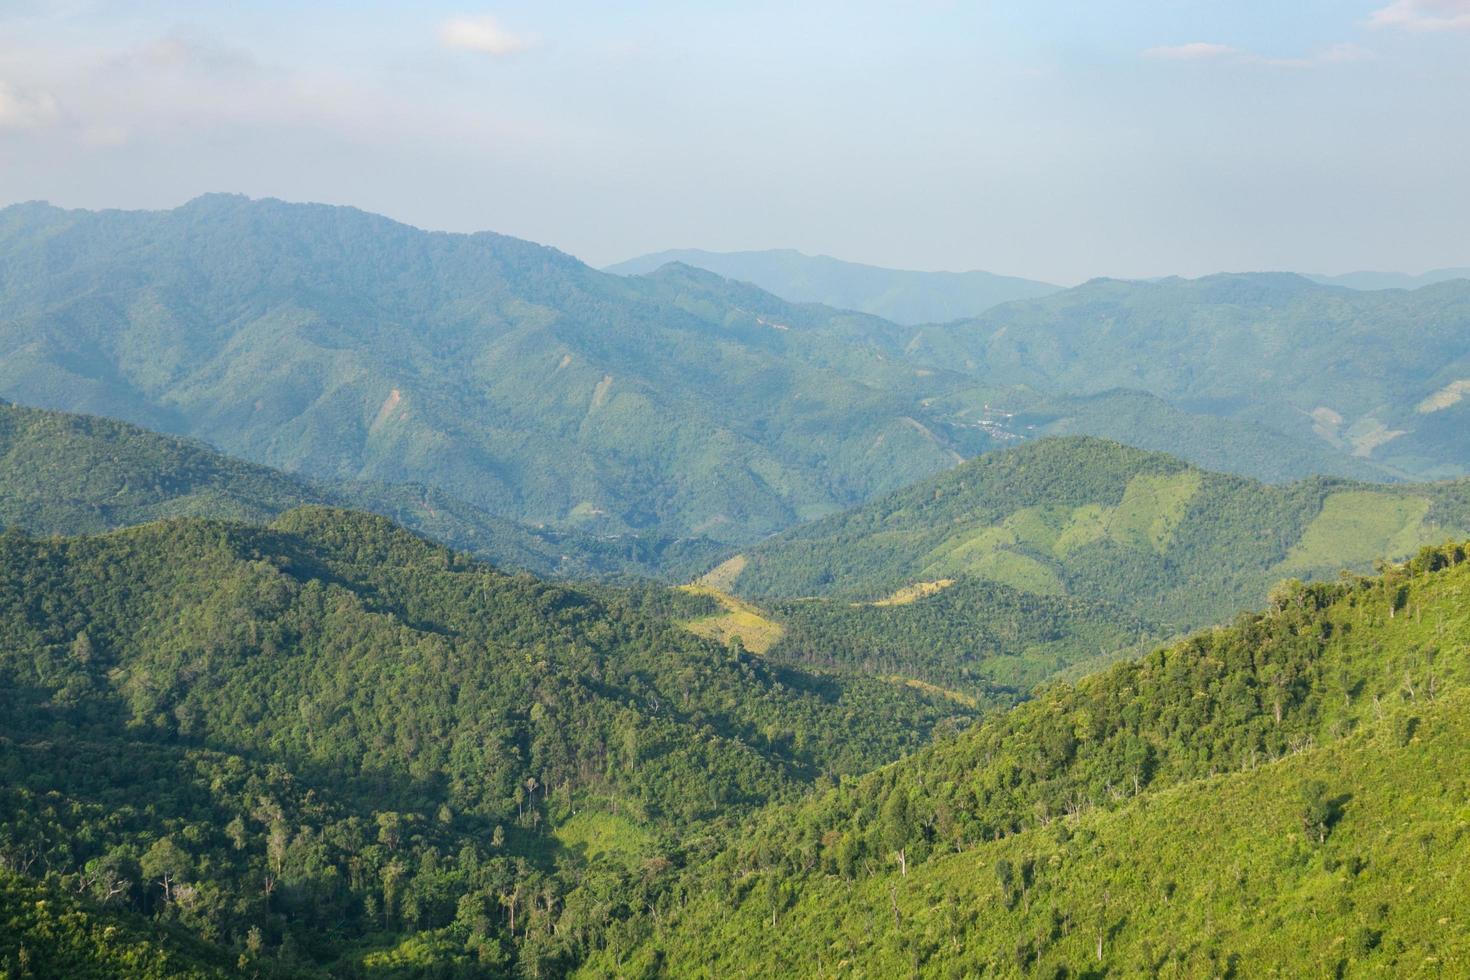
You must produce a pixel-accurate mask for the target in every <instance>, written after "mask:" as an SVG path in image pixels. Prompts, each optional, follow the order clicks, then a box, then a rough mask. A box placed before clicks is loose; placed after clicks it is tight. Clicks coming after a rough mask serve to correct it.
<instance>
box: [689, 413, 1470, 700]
mask: <svg viewBox="0 0 1470 980" xmlns="http://www.w3.org/2000/svg"><path fill="white" fill-rule="evenodd" d="M1466 533H1470V482H1466V481H1461V482H1457V483H1444V484H1417V485H1416V484H1391V485H1370V484H1358V483H1350V482H1346V481H1342V480H1332V479H1320V478H1319V479H1312V480H1307V481H1304V482H1301V483H1295V484H1289V485H1285V486H1268V485H1263V484H1259V483H1255V482H1253V481H1250V480H1245V479H1242V478H1239V477H1230V476H1223V475H1220V474H1216V473H1209V472H1206V471H1203V470H1199V469H1196V468H1194V467H1191V466H1189V465H1187V464H1185V463H1183V462H1181V461H1180V460H1178V459H1175V458H1173V457H1169V456H1165V455H1162V454H1157V453H1146V452H1143V451H1140V450H1136V449H1129V448H1127V447H1124V446H1120V445H1118V444H1116V443H1110V442H1105V441H1101V440H1096V439H1089V438H1078V437H1071V438H1061V439H1045V440H1039V441H1036V442H1030V443H1025V444H1022V445H1020V446H1018V447H1016V448H1013V449H1008V450H1005V451H1002V452H996V453H990V454H987V455H985V456H983V457H981V458H979V459H977V460H973V461H971V462H969V463H966V464H965V465H963V466H961V467H959V468H957V469H954V470H952V471H950V472H948V473H944V474H941V475H940V476H937V477H934V478H931V479H929V480H926V481H923V482H920V483H918V484H915V485H914V486H912V487H908V488H906V489H904V490H901V491H898V492H896V493H894V494H890V495H889V496H887V497H883V498H881V499H879V500H876V501H873V502H872V503H869V504H866V505H864V506H862V507H859V508H857V509H855V510H853V511H850V512H847V513H844V514H840V515H836V516H834V517H830V518H826V519H824V520H821V521H817V522H814V523H812V524H808V525H805V526H802V527H798V528H795V529H793V530H791V531H788V532H786V533H785V534H782V535H779V536H777V537H774V538H771V539H769V540H767V541H765V542H762V543H761V544H760V545H758V546H756V547H755V548H752V549H750V550H748V551H746V552H743V553H742V554H740V555H738V556H736V557H735V558H733V559H730V560H729V561H728V562H726V563H725V564H723V565H722V566H721V567H720V568H719V569H717V570H716V571H715V572H714V573H712V574H711V576H710V577H711V578H712V579H715V580H718V582H719V584H721V585H722V587H724V588H726V589H727V590H729V591H731V592H733V593H735V594H737V595H739V596H742V597H744V598H747V599H753V600H756V601H758V602H761V603H763V604H764V605H766V606H768V607H769V608H770V609H772V610H773V611H775V612H776V613H777V614H778V615H779V616H781V617H784V618H786V619H788V620H789V621H790V622H791V623H792V624H793V629H792V632H791V639H790V640H789V641H788V643H787V644H786V646H785V647H784V648H783V647H777V648H776V649H775V650H774V651H773V652H774V653H775V654H782V653H786V654H788V655H790V656H792V657H794V658H796V659H799V660H805V661H811V662H828V661H833V660H836V661H838V662H841V661H844V660H845V662H848V663H856V664H861V665H863V666H865V667H868V668H878V669H881V670H891V671H894V672H897V673H905V674H910V675H913V676H916V677H919V678H922V679H925V680H929V681H933V682H935V683H940V684H955V683H970V682H975V681H981V682H1000V683H1005V684H1014V685H1019V686H1029V684H1032V683H1035V682H1036V681H1039V680H1043V679H1045V678H1046V677H1047V676H1050V675H1052V674H1055V673H1057V672H1058V671H1060V670H1064V669H1066V668H1067V667H1068V666H1070V665H1073V664H1076V663H1079V662H1083V661H1086V660H1088V659H1090V658H1097V657H1099V656H1101V657H1103V658H1104V659H1106V657H1107V656H1108V655H1110V654H1111V655H1117V654H1120V653H1123V652H1127V651H1128V650H1130V649H1132V648H1133V647H1134V646H1136V644H1137V643H1139V642H1140V640H1146V639H1149V638H1153V639H1161V638H1163V637H1165V636H1168V635H1171V634H1174V633H1177V632H1179V631H1182V630H1185V629H1191V628H1196V627H1199V626H1203V625H1206V624H1208V623H1211V622H1220V621H1224V620H1227V619H1229V617H1231V616H1232V615H1234V614H1235V613H1236V612H1237V611H1238V610H1240V609H1244V608H1249V607H1251V606H1254V605H1257V604H1259V603H1260V602H1263V601H1264V600H1265V598H1266V593H1267V590H1268V589H1269V588H1270V587H1271V585H1272V584H1273V583H1275V582H1277V581H1279V580H1281V579H1285V578H1317V577H1324V576H1332V575H1336V574H1337V572H1338V570H1339V569H1342V568H1354V569H1358V570H1366V569H1367V568H1369V567H1370V566H1371V563H1372V562H1373V561H1374V560H1375V559H1377V558H1379V557H1388V558H1401V557H1404V556H1406V555H1408V554H1411V553H1412V552H1413V551H1414V550H1416V549H1417V548H1418V547H1420V546H1421V545H1424V544H1426V543H1430V542H1434V541H1442V540H1445V539H1446V538H1447V537H1449V536H1452V535H1456V534H1466Z"/></svg>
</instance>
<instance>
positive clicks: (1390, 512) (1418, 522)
mask: <svg viewBox="0 0 1470 980" xmlns="http://www.w3.org/2000/svg"><path fill="white" fill-rule="evenodd" d="M1428 512H1429V501H1428V500H1427V499H1425V498H1423V497H1402V496H1398V495H1396V494H1389V493H1380V492H1377V491H1372V490H1350V491H1343V492H1341V493H1334V494H1332V495H1331V496H1329V497H1328V498H1327V500H1326V501H1325V502H1324V503H1323V505H1322V512H1321V513H1320V514H1318V515H1317V517H1316V518H1315V519H1313V521H1312V523H1311V524H1309V525H1307V529H1306V531H1305V532H1303V534H1302V536H1301V538H1300V540H1298V541H1297V543H1296V545H1295V547H1293V548H1292V549H1291V553H1290V554H1289V555H1287V557H1286V560H1285V561H1284V562H1282V564H1281V565H1280V571H1282V572H1283V573H1286V572H1299V571H1308V570H1311V569H1318V568H1327V567H1346V566H1356V565H1365V564H1367V563H1368V562H1371V561H1373V560H1374V559H1375V558H1379V557H1383V558H1401V557H1403V556H1404V555H1407V554H1408V553H1410V552H1411V551H1413V550H1414V549H1415V548H1417V547H1419V546H1420V545H1424V544H1428V543H1430V540H1429V539H1430V538H1432V537H1436V536H1438V534H1439V532H1438V530H1437V529H1435V530H1434V531H1433V532H1431V530H1430V529H1428V528H1426V527H1425V526H1424V515H1425V514H1427V513H1428Z"/></svg>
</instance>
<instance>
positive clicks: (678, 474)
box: [0, 195, 989, 541]
mask: <svg viewBox="0 0 1470 980" xmlns="http://www.w3.org/2000/svg"><path fill="white" fill-rule="evenodd" d="M906 340H907V336H906V332H904V331H902V330H901V328H898V327H896V326H895V325H893V324H890V323H887V322H886V321H882V320H878V319H876V318H873V317H868V316H864V315H862V314H856V313H841V312H838V311H834V310H828V309H825V308H821V307H815V306H800V305H796V304H791V303H788V302H785V301H783V300H779V299H777V298H776V297H774V296H771V295H769V294H767V293H763V292H761V291H760V290H758V289H756V288H754V287H749V286H738V285H737V284H733V283H727V282H725V281H724V280H721V279H719V278H718V277H716V276H713V275H711V274H709V273H705V272H699V271H698V270H693V269H689V268H688V267H683V268H680V267H675V268H673V269H668V270H665V271H664V272H663V273H661V274H660V275H657V276H650V277H639V278H625V277H621V276H613V275H608V274H605V273H601V272H598V271H596V270H594V269H591V268H588V267H587V266H585V265H583V264H582V263H580V262H578V261H577V260H576V259H573V258H571V257H570V256H567V255H564V254H562V253H560V252H557V251H555V250H554V249H550V248H545V247H543V246H539V245H534V244H531V243H529V242H524V241H518V240H516V239H512V238H506V237H503V236H499V235H493V234H476V235H450V234H441V233H429V232H423V231H419V230H417V229H414V228H409V227H407V226H404V225H400V224H396V223H394V222H391V221H389V220H387V219H385V218H380V217H376V216H373V215H369V214H365V213H363V212H360V211H355V210H352V209H349V208H337V207H326V206H320V205H291V204H285V203H282V202H279V201H250V200H247V199H244V198H238V197H229V196H224V195H213V196H208V197H204V198H200V199H198V200H195V201H192V202H190V203H189V204H187V205H184V206H183V207H180V208H177V209H175V210H172V211H162V212H124V211H103V212H85V211H64V210H61V209H57V208H52V207H49V206H46V205H41V204H28V205H18V206H15V207H11V208H7V209H4V210H3V211H0V397H5V398H9V399H12V400H15V401H20V402H24V403H27V404H31V405H37V406H41V407H45V408H52V409H63V410H67V411H82V412H90V413H95V414H100V415H107V416H110V417H115V418H120V419H125V420H127V421H129V422H133V423H136V424H141V425H146V426H148V427H150V428H154V429H158V430H161V431H167V432H174V433H178V434H183V435H190V436H196V437H200V438H203V439H206V440H208V441H209V442H211V443H212V444H214V445H217V446H220V447H221V448H223V449H224V450H225V451H227V452H229V453H231V454H234V455H238V456H241V457H243V458H246V459H250V460H252V461H255V462H258V463H264V464H267V465H270V466H274V467H277V468H280V469H284V470H289V471H293V472H295V471H299V472H302V473H304V474H307V475H309V476H312V477H315V478H325V479H348V480H359V481H368V482H387V483H405V482H408V483H422V484H426V485H430V486H434V487H436V488H439V489H441V490H444V491H446V492H448V493H449V494H451V495H452V496H454V497H456V498H458V499H461V500H464V501H466V502H467V503H469V504H471V505H473V506H476V507H479V508H481V509H484V510H487V511H489V512H491V513H494V514H497V515H499V516H502V517H510V518H513V519H516V520H520V521H524V522H529V523H535V524H541V523H547V524H554V525H558V526H560V527H564V528H565V527H579V528H589V529H595V530H605V531H609V532H619V531H627V530H631V529H648V528H651V527H658V528H660V529H662V530H663V531H664V532H665V533H667V534H668V535H670V536H681V535H688V534H707V535H709V536H712V537H716V538H719V539H721V540H727V541H746V540H751V539H752V538H754V537H757V536H759V535H761V534H765V533H768V532H770V531H773V530H777V529H779V528H781V527H785V526H788V525H789V524H791V523H793V522H795V521H797V520H801V519H808V518H811V517H814V516H818V515H820V514H823V513H828V512H831V511H834V510H836V509H838V508H840V507H842V506H846V505H849V504H851V503H854V502H856V501H858V500H861V499H865V498H866V497H868V496H871V495H872V494H874V493H879V492H883V491H886V490H889V489H893V488H895V487H897V486H900V485H903V484H905V483H907V482H910V481H911V480H913V479H915V478H916V477H919V476H923V475H927V474H929V473H933V472H936V471H938V470H941V469H944V468H947V467H949V466H951V465H953V464H954V463H955V462H956V460H957V459H958V458H959V455H968V454H970V453H972V452H975V451H978V450H979V449H982V448H985V447H986V446H987V445H989V443H988V441H987V437H986V436H985V435H984V434H983V433H977V432H972V431H970V430H968V429H958V430H954V431H953V432H951V431H950V430H949V429H947V428H946V427H945V426H944V425H943V424H942V420H939V419H936V418H934V417H932V415H931V413H930V412H929V410H928V409H926V408H925V406H924V404H923V399H924V397H926V396H928V395H932V394H934V393H935V392H936V391H943V390H948V388H949V387H950V386H951V383H952V378H951V376H950V373H949V372H946V371H944V370H942V369H939V370H935V369H929V368H915V367H914V366H913V365H910V364H907V363H904V362H903V359H902V357H901V356H900V355H901V351H902V346H903V344H904V342H906Z"/></svg>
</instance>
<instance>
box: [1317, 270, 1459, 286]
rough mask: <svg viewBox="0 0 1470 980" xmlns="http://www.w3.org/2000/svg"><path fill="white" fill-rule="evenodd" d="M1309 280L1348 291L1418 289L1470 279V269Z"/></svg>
mask: <svg viewBox="0 0 1470 980" xmlns="http://www.w3.org/2000/svg"><path fill="white" fill-rule="evenodd" d="M1307 278H1308V279H1310V280H1312V281H1313V282H1320V283H1322V284H1323V285H1324V286H1346V287H1347V288H1348V289H1418V288H1420V287H1421V286H1432V285H1434V284H1435V283H1438V282H1449V281H1450V280H1451V279H1470V267H1465V268H1450V269H1431V270H1429V271H1428V272H1421V273H1419V274H1418V275H1414V274H1412V273H1408V272H1372V271H1368V270H1364V271H1360V272H1345V273H1342V274H1341V275H1336V276H1323V275H1309V276H1307Z"/></svg>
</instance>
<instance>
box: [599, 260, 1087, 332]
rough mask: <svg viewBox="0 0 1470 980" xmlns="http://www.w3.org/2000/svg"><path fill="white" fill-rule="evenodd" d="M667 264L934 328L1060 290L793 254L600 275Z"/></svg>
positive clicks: (625, 265)
mask: <svg viewBox="0 0 1470 980" xmlns="http://www.w3.org/2000/svg"><path fill="white" fill-rule="evenodd" d="M670 262H679V263H682V264H684V265H692V266H694V267H695V268H697V269H708V270H709V271H710V272H714V273H716V274H718V275H721V276H724V277H725V278H726V279H736V280H739V281H741V282H749V283H754V284H755V285H757V286H759V287H760V288H761V289H764V290H766V291H767V292H770V293H774V294H775V295H777V296H780V297H781V298H783V299H788V300H791V301H792V302H795V303H822V304H823V305H826V306H832V307H836V308H837V309H841V310H860V311H862V312H863V313H871V314H873V315H874V316H881V317H883V318H884V319H885V320H892V321H893V322H894V323H902V324H908V325H913V324H917V323H942V322H945V321H948V320H958V319H960V318H961V317H968V316H975V315H977V314H979V313H982V312H984V311H985V310H988V309H989V308H990V307H992V306H995V305H996V304H997V303H1006V302H1009V301H1011V300H1013V299H1032V298H1035V297H1038V296H1046V295H1048V294H1050V293H1055V292H1059V291H1060V290H1061V287H1060V286H1053V285H1051V284H1050V283H1044V282H1037V281H1035V280H1034V279H1018V278H1016V277H1015V276H998V275H995V274H994V273H991V272H911V271H907V270H903V269H885V268H882V267H880V266H873V265H863V264H861V263H858V262H844V261H842V260H841V259H834V258H832V257H830V256H827V255H803V254H802V253H801V252H798V251H795V250H794V249H769V250H765V251H755V252H706V251H704V250H703V249H697V248H685V249H673V250H670V251H667V252H655V253H654V254H652V255H644V256H640V257H638V258H636V259H629V260H628V261H626V262H619V263H618V264H617V265H612V266H608V267H607V270H606V271H608V272H612V273H616V274H618V275H624V276H640V275H645V274H647V273H650V272H653V271H655V270H657V269H659V268H661V267H663V266H665V265H668V264H669V263H670Z"/></svg>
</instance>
